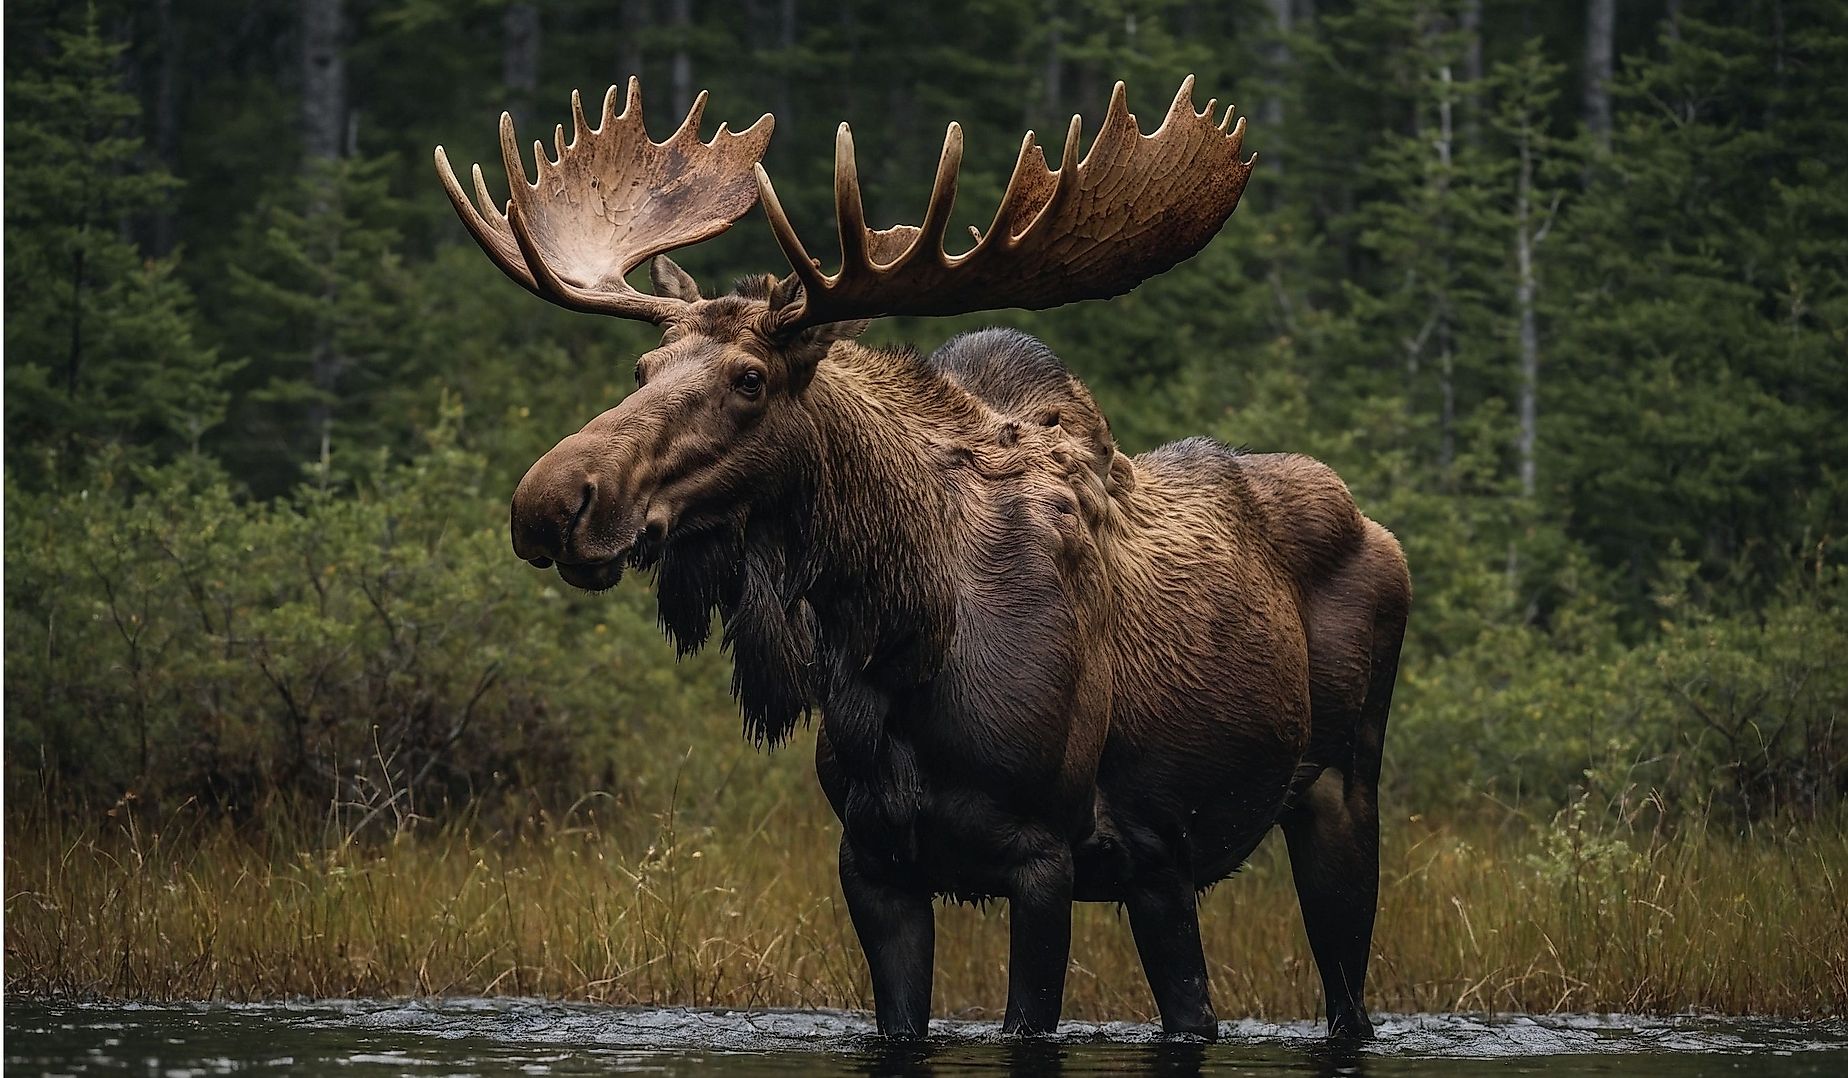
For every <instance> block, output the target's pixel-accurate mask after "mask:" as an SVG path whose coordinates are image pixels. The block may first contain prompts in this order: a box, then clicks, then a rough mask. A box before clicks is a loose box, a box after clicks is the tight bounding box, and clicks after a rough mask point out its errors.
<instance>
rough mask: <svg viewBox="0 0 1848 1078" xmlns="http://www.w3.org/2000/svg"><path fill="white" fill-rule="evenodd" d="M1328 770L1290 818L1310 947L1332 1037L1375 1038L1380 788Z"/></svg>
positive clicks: (1293, 864) (1287, 830) (1288, 831)
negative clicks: (1369, 1000) (1365, 997)
mask: <svg viewBox="0 0 1848 1078" xmlns="http://www.w3.org/2000/svg"><path fill="white" fill-rule="evenodd" d="M1358 785H1359V784H1357V783H1355V782H1354V781H1353V780H1350V779H1347V778H1346V777H1345V776H1343V775H1342V774H1341V772H1339V771H1337V770H1335V769H1333V768H1330V769H1328V770H1325V771H1323V772H1322V774H1321V776H1320V777H1318V778H1317V779H1316V780H1315V782H1314V783H1313V784H1312V785H1310V787H1309V788H1308V789H1307V790H1305V791H1303V795H1302V799H1301V800H1300V801H1299V802H1298V804H1297V805H1296V806H1295V807H1294V808H1293V809H1291V811H1290V813H1289V814H1288V815H1287V816H1285V817H1284V820H1283V835H1284V839H1285V841H1286V842H1288V844H1289V847H1290V871H1291V874H1292V875H1293V876H1294V877H1295V879H1296V898H1297V901H1298V902H1299V903H1300V904H1301V906H1302V910H1303V929H1304V931H1305V932H1306V933H1307V935H1308V936H1309V949H1310V950H1311V951H1312V952H1314V954H1315V964H1316V967H1317V968H1318V969H1319V970H1320V971H1321V973H1322V991H1323V994H1324V999H1325V1001H1326V1006H1327V1010H1328V1032H1329V1035H1330V1036H1333V1037H1353V1038H1362V1039H1365V1038H1369V1037H1372V1036H1373V1023H1372V1020H1371V1019H1369V1018H1368V1017H1367V1008H1366V1005H1365V1004H1364V1003H1363V1002H1362V994H1363V991H1364V988H1365V985H1366V981H1367V957H1368V954H1369V952H1371V950H1372V948H1373V916H1374V910H1375V908H1376V906H1377V904H1378V900H1379V812H1378V810H1377V808H1376V805H1375V797H1374V793H1373V790H1372V789H1371V787H1370V786H1369V787H1368V788H1365V789H1361V788H1358Z"/></svg>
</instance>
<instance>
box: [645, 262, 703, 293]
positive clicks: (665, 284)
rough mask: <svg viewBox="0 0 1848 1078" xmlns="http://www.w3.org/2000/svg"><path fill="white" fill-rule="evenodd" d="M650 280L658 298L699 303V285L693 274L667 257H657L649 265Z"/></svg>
mask: <svg viewBox="0 0 1848 1078" xmlns="http://www.w3.org/2000/svg"><path fill="white" fill-rule="evenodd" d="M648 280H649V281H650V282H651V283H652V284H653V285H654V294H655V295H657V296H665V297H667V298H668V299H677V300H681V301H683V302H686V303H698V302H699V285H698V284H697V283H696V282H695V281H694V280H693V276H692V274H690V273H688V272H687V271H686V270H683V269H681V268H680V267H679V266H677V265H675V264H674V260H673V259H671V258H669V257H667V256H666V255H656V256H654V258H653V260H651V261H650V262H649V263H648Z"/></svg>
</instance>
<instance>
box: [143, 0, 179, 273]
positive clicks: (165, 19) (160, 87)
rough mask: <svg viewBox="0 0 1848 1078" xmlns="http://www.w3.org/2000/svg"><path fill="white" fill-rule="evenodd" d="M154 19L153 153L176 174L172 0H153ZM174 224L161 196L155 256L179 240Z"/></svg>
mask: <svg viewBox="0 0 1848 1078" xmlns="http://www.w3.org/2000/svg"><path fill="white" fill-rule="evenodd" d="M154 20H155V33H156V34H157V35H158V36H159V40H160V70H159V71H158V72H157V73H156V75H155V81H154V156H155V157H156V158H157V159H158V160H159V161H160V164H161V167H162V168H164V169H166V170H167V171H168V172H169V173H174V174H177V173H178V172H179V170H180V162H179V148H180V121H179V111H180V105H179V93H180V90H179V84H180V77H181V72H182V70H183V69H182V68H181V66H180V52H181V48H180V30H179V22H178V21H177V20H176V19H174V17H173V0H156V2H155V4H154ZM175 227H176V226H175V224H174V218H173V206H172V204H171V203H170V202H169V201H168V200H166V199H162V200H161V202H160V204H159V205H157V206H155V207H154V220H153V234H152V236H151V243H150V244H149V246H150V247H151V248H152V249H153V253H154V254H155V255H156V256H157V257H164V256H166V255H168V254H170V253H172V251H173V248H174V246H175V244H176V243H178V236H177V234H176V232H175Z"/></svg>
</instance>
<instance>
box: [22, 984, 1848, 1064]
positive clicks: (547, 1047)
mask: <svg viewBox="0 0 1848 1078" xmlns="http://www.w3.org/2000/svg"><path fill="white" fill-rule="evenodd" d="M5 1011H6V1013H5V1031H6V1046H5V1055H6V1073H7V1074H8V1075H13V1074H22V1075H23V1074H143V1075H153V1076H158V1078H203V1076H205V1075H215V1074H244V1073H327V1074H336V1073H337V1074H342V1075H354V1076H365V1075H385V1074H392V1075H397V1074H409V1075H431V1076H433V1078H434V1076H438V1075H442V1076H449V1075H588V1074H609V1073H612V1072H638V1073H647V1074H656V1075H686V1074H702V1075H722V1076H730V1075H767V1074H778V1075H786V1074H804V1075H810V1074H812V1075H852V1074H865V1075H885V1074H890V1075H931V1074H964V1073H973V1074H1009V1073H1016V1074H1035V1075H1037V1074H1064V1075H1101V1074H1157V1075H1172V1076H1179V1075H1192V1074H1224V1075H1300V1074H1313V1075H1377V1076H1428V1075H1475V1074H1537V1075H1556V1074H1557V1075H1563V1074H1598V1075H1610V1076H1619V1078H1622V1076H1631V1075H1669V1076H1690V1075H1710V1074H1712V1075H1717V1074H1730V1075H1743V1076H1748V1078H1795V1076H1798V1075H1818V1076H1820V1075H1831V1076H1833V1075H1848V1022H1841V1021H1831V1022H1822V1023H1795V1022H1785V1021H1776V1020H1759V1019H1744V1020H1741V1019H1730V1018H1729V1019H1709V1018H1638V1017H1628V1016H1619V1015H1559V1016H1545V1017H1526V1016H1519V1015H1493V1016H1484V1015H1409V1016H1395V1017H1388V1018H1384V1019H1381V1020H1380V1021H1381V1023H1382V1024H1381V1025H1380V1028H1379V1038H1378V1040H1377V1041H1376V1042H1375V1043H1374V1044H1372V1045H1369V1046H1367V1047H1366V1048H1364V1049H1361V1050H1359V1051H1348V1050H1335V1049H1331V1048H1330V1047H1329V1046H1327V1045H1326V1044H1324V1042H1323V1040H1322V1035H1321V1027H1320V1025H1319V1024H1318V1023H1310V1022H1289V1023H1282V1024H1274V1023H1265V1022H1253V1021H1237V1022H1225V1023H1222V1024H1221V1026H1220V1037H1221V1039H1220V1042H1219V1043H1218V1044H1212V1045H1207V1044H1200V1043H1176V1042H1172V1041H1164V1040H1163V1039H1162V1038H1161V1036H1160V1031H1159V1030H1158V1029H1156V1028H1154V1027H1151V1026H1146V1025H1135V1024H1129V1023H1109V1024H1103V1025H1098V1024H1090V1023H1082V1022H1067V1023H1066V1024H1065V1026H1064V1027H1063V1029H1062V1032H1061V1033H1060V1034H1059V1035H1058V1036H1057V1037H1055V1038H1050V1039H1047V1040H1041V1041H1017V1040H1008V1039H1003V1038H1002V1037H1001V1036H1000V1030H999V1027H998V1026H997V1025H996V1024H995V1023H992V1022H964V1021H939V1022H933V1023H932V1024H931V1032H932V1035H933V1039H932V1041H931V1042H930V1043H929V1044H927V1045H922V1046H902V1047H891V1046H886V1045H884V1044H882V1043H881V1042H880V1041H879V1040H878V1038H876V1037H874V1036H873V1035H872V1021H871V1018H870V1017H869V1016H867V1015H864V1014H844V1013H836V1012H825V1011H824V1012H813V1011H802V1012H791V1011H750V1012H746V1011H707V1010H684V1009H668V1010H659V1009H656V1010H641V1009H626V1008H607V1007H593V1006H587V1005H580V1004H561V1003H546V1002H539V1001H531V1000H505V999H495V1000H438V1001H428V1002H406V1001H395V1000H376V1001H333V1002H311V1003H261V1004H225V1003H214V1004H122V1003H108V1004H68V1003H60V1004H43V1003H27V1002H19V1001H9V1002H8V1003H7V1005H6V1008H5Z"/></svg>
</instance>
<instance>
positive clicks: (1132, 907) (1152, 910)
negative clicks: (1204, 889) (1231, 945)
mask: <svg viewBox="0 0 1848 1078" xmlns="http://www.w3.org/2000/svg"><path fill="white" fill-rule="evenodd" d="M1124 904H1125V905H1127V906H1128V907H1129V929H1130V932H1132V933H1133V934H1134V935H1135V937H1136V953H1137V954H1138V955H1140V956H1141V958H1142V972H1143V973H1144V974H1146V975H1147V976H1148V979H1149V989H1150V991H1152V992H1153V993H1154V994H1155V1008H1156V1010H1158V1011H1160V1012H1161V1028H1162V1032H1164V1033H1191V1034H1193V1035H1194V1036H1197V1037H1205V1038H1207V1039H1208V1040H1212V1039H1214V1038H1216V1037H1217V1036H1218V1034H1219V1019H1218V1016H1217V1015H1215V1014H1214V1013H1213V1001H1212V998H1211V997H1210V996H1209V994H1208V992H1207V984H1206V954H1205V952H1204V951H1203V950H1202V949H1201V947H1200V911H1199V906H1198V903H1197V895H1196V893H1195V891H1194V887H1193V881H1192V880H1191V879H1189V878H1188V877H1187V876H1186V875H1185V874H1183V873H1182V872H1180V871H1178V870H1176V869H1175V868H1173V867H1172V866H1163V867H1162V868H1160V869H1158V870H1155V871H1151V872H1148V873H1145V874H1144V875H1143V876H1142V877H1140V878H1138V879H1137V880H1136V881H1135V882H1134V883H1133V884H1132V885H1131V887H1130V889H1129V893H1128V895H1127V897H1126V900H1125V903H1124Z"/></svg>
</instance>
